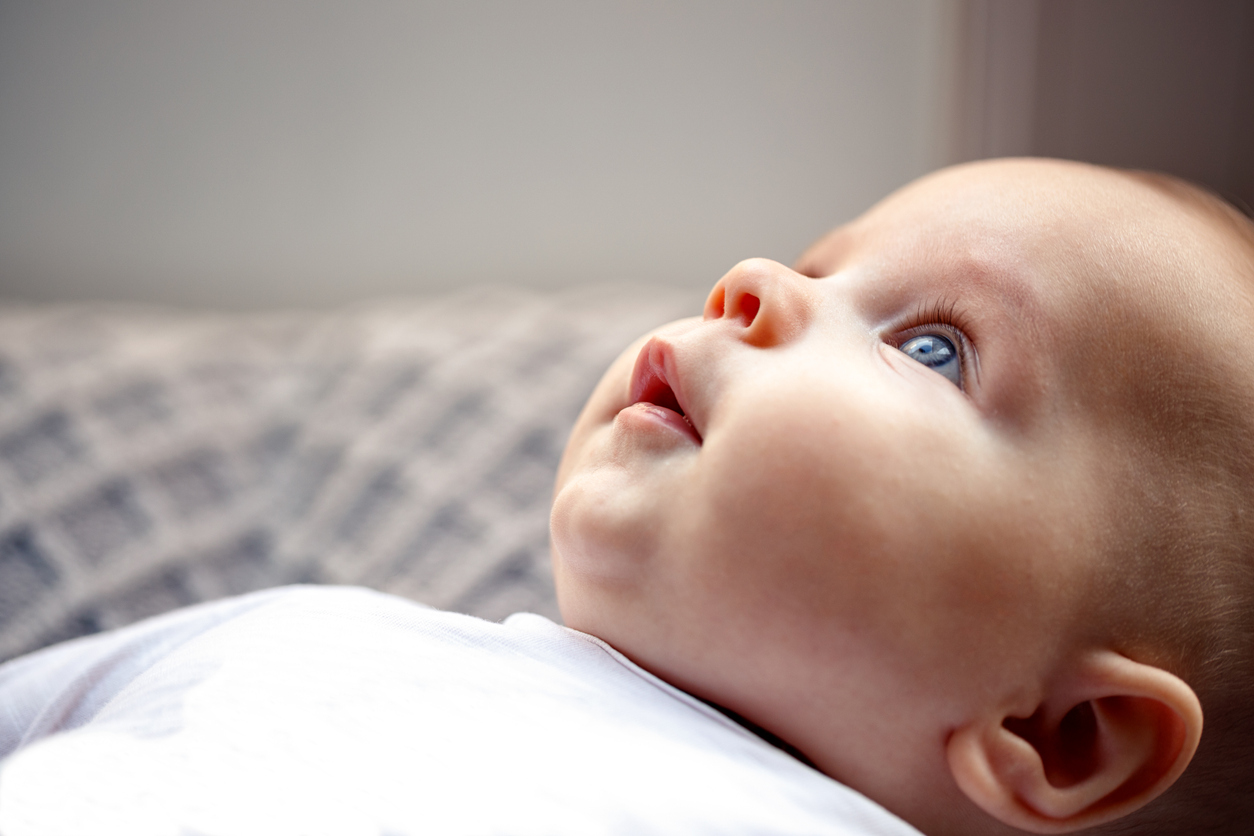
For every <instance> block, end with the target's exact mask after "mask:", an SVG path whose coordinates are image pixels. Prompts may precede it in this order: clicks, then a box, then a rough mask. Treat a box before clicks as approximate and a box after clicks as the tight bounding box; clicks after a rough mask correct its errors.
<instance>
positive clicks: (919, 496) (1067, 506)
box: [552, 161, 1250, 816]
mask: <svg viewBox="0 0 1254 836" xmlns="http://www.w3.org/2000/svg"><path fill="white" fill-rule="evenodd" d="M1207 235H1208V232H1207V228H1206V226H1205V225H1204V224H1202V223H1201V222H1198V221H1196V219H1193V218H1191V216H1189V215H1188V214H1187V213H1185V212H1184V211H1183V210H1182V209H1180V208H1179V207H1178V206H1177V205H1176V204H1174V203H1173V201H1171V200H1170V199H1168V198H1166V197H1164V196H1161V195H1159V194H1158V193H1156V192H1154V191H1153V190H1152V189H1150V188H1148V187H1146V186H1144V185H1142V184H1140V183H1137V182H1134V181H1133V180H1131V179H1129V178H1127V177H1125V176H1123V175H1120V174H1117V173H1113V172H1109V171H1104V170H1098V169H1092V168H1088V167H1082V166H1077V165H1068V164H1059V163H1046V162H1033V161H1010V162H1003V163H995V164H983V165H977V166H971V167H965V168H959V169H952V170H949V171H945V172H942V173H940V174H939V175H935V176H932V177H929V178H927V179H924V180H922V181H920V182H918V183H915V184H913V185H912V186H909V187H907V188H906V189H904V190H903V191H901V192H899V193H897V194H895V195H893V196H891V197H890V198H888V199H887V200H886V201H884V202H883V203H881V204H880V205H879V206H877V207H875V208H874V209H872V210H871V211H870V212H869V213H868V214H867V215H865V216H863V217H862V218H860V219H859V220H857V221H856V222H854V223H852V224H850V225H848V226H846V227H843V228H841V229H839V230H837V231H835V232H834V233H832V234H831V235H829V236H828V237H827V238H825V239H823V240H822V241H820V242H819V243H818V244H816V245H815V246H814V247H813V248H811V250H810V252H808V253H807V254H806V255H805V256H803V258H802V259H801V261H800V262H799V264H798V269H799V270H800V271H801V272H797V271H795V270H792V269H789V268H787V267H785V266H783V265H781V264H778V263H775V262H771V261H765V260H752V261H747V262H743V263H741V264H738V265H737V266H736V267H734V268H733V269H732V270H731V272H729V273H728V274H727V275H726V276H724V277H723V278H722V279H720V280H719V282H718V283H717V284H716V285H715V287H714V289H713V291H712V292H711V294H710V297H709V299H708V301H707V303H706V307H705V311H704V315H703V316H702V317H699V318H693V319H687V320H681V321H679V322H675V323H672V324H670V325H667V326H664V327H662V328H659V329H658V330H657V331H655V332H653V333H652V334H649V335H646V336H645V337H644V338H642V339H641V340H640V341H638V342H637V343H635V344H634V345H632V346H631V347H630V348H628V349H627V351H626V352H625V353H624V354H623V355H622V356H621V357H620V358H619V360H618V361H617V362H615V364H614V365H613V366H612V367H611V368H610V369H609V371H608V372H607V373H606V375H605V377H604V379H603V380H602V381H601V383H600V385H599V386H598V387H597V389H596V391H595V392H594V393H593V395H592V397H591V399H590V400H589V402H588V404H587V406H586V408H585V410H584V412H583V414H582V415H581V417H580V419H579V421H578V423H577V424H576V426H575V429H574V431H573V433H572V436H571V439H570V443H569V446H568V448H567V451H566V455H565V457H564V459H563V462H562V466H561V470H560V473H559V477H558V481H557V493H556V497H555V502H554V508H553V519H552V535H553V536H552V542H553V551H554V565H555V572H556V577H557V584H558V594H559V600H560V603H561V607H562V613H563V616H564V617H565V620H566V622H567V624H568V625H569V626H571V627H574V628H576V629H579V630H583V631H586V632H589V633H592V634H595V635H597V636H600V637H601V638H603V639H605V640H607V641H608V642H609V643H611V644H612V645H614V646H615V647H616V648H618V649H620V650H621V651H623V652H624V653H625V654H627V655H628V656H629V657H630V658H632V659H633V660H635V661H636V662H638V663H640V664H641V665H643V666H644V667H646V668H648V669H650V670H652V671H653V672H655V673H657V674H659V675H660V676H662V677H663V678H665V679H667V680H669V681H671V682H673V683H675V684H676V685H679V686H680V687H682V688H684V689H685V690H688V691H690V692H692V693H694V694H697V695H698V696H702V697H705V698H707V699H711V700H714V701H716V702H718V703H720V704H722V705H724V706H726V707H728V708H731V709H732V710H734V711H737V712H739V713H740V714H742V715H743V716H745V717H747V718H749V719H751V720H754V721H755V722H757V723H759V724H760V725H762V726H764V727H766V728H768V729H770V730H771V731H773V732H775V733H776V734H778V735H780V736H781V737H783V738H784V739H785V740H788V741H790V742H791V743H793V744H794V745H796V746H798V747H799V748H800V749H802V750H803V751H804V752H806V754H808V755H809V756H810V757H811V758H812V759H813V760H815V762H816V763H817V764H818V765H819V767H820V768H821V769H823V770H824V771H825V772H827V773H828V774H831V775H833V776H834V777H837V778H840V779H842V780H844V781H846V782H847V783H849V784H851V785H853V786H855V787H857V788H859V789H862V790H863V791H864V792H867V793H868V794H870V795H871V796H872V797H874V798H877V799H878V800H880V801H882V802H885V803H889V802H890V801H892V800H893V797H896V796H899V797H900V798H899V800H898V801H897V802H896V803H895V806H894V804H890V806H893V807H894V809H897V810H898V811H899V812H903V813H907V814H908V813H909V812H910V807H911V805H912V804H915V803H916V802H915V801H914V800H912V799H914V798H925V797H927V793H928V787H929V785H935V784H936V782H937V781H939V780H941V779H940V778H938V777H937V776H938V775H939V774H943V772H944V771H943V769H942V770H940V771H939V772H937V771H936V770H937V769H938V767H939V765H940V763H941V760H942V759H943V746H942V743H943V739H944V736H945V734H946V733H947V730H948V729H952V728H954V727H955V726H956V725H957V724H959V723H961V722H962V721H963V720H964V719H966V712H969V711H971V710H973V709H972V706H973V705H974V704H979V703H981V702H982V701H984V702H986V701H987V700H989V699H1015V698H1016V697H1015V695H1014V694H1013V693H1011V694H1009V695H1007V694H1004V693H1002V691H1004V690H1005V689H1006V686H1005V683H1007V682H1011V683H1013V682H1017V681H1030V679H1031V676H1029V673H1031V674H1035V673H1038V672H1039V671H1040V670H1041V669H1042V667H1048V666H1049V665H1050V664H1051V663H1052V662H1051V660H1055V659H1056V658H1057V656H1058V654H1060V653H1062V652H1063V649H1064V648H1066V647H1070V646H1071V645H1072V644H1073V643H1074V641H1075V639H1076V633H1077V630H1080V629H1081V628H1080V627H1078V626H1077V625H1088V626H1085V627H1084V628H1083V629H1093V628H1092V627H1091V624H1092V621H1091V620H1090V619H1087V618H1086V617H1082V616H1086V615H1087V613H1088V612H1089V609H1090V608H1091V607H1093V606H1094V604H1095V602H1094V600H1093V592H1094V590H1095V589H1096V588H1097V586H1098V582H1099V580H1101V579H1103V578H1106V577H1108V576H1109V574H1110V573H1111V572H1112V571H1113V572H1117V571H1118V567H1117V566H1112V561H1115V560H1116V557H1115V555H1118V554H1121V553H1122V552H1121V550H1120V548H1119V547H1120V544H1121V543H1124V542H1127V541H1128V540H1129V538H1135V537H1137V536H1139V535H1140V534H1142V533H1143V532H1142V531H1140V530H1138V526H1143V525H1144V524H1146V523H1144V521H1142V520H1141V519H1140V518H1139V517H1138V516H1137V515H1136V514H1135V513H1134V512H1133V511H1132V510H1130V509H1131V505H1130V503H1131V502H1132V501H1133V500H1131V499H1129V496H1130V495H1131V494H1135V493H1136V492H1137V490H1138V489H1137V485H1138V484H1139V483H1140V482H1141V481H1142V480H1144V479H1146V478H1148V477H1149V475H1150V474H1149V471H1148V470H1147V469H1146V468H1148V467H1149V466H1150V465H1149V464H1146V463H1145V462H1144V461H1143V460H1142V459H1143V457H1141V456H1140V455H1139V454H1138V452H1137V451H1139V450H1140V449H1141V448H1142V446H1143V445H1142V441H1143V437H1144V434H1145V433H1146V432H1152V429H1146V424H1145V419H1144V417H1143V416H1144V414H1145V409H1146V408H1147V407H1148V406H1151V404H1150V402H1149V401H1147V400H1146V398H1147V397H1150V395H1147V391H1151V390H1152V391H1154V392H1158V391H1170V390H1171V388H1172V387H1174V386H1177V385H1179V386H1188V385H1192V384H1191V383H1188V382H1187V381H1186V380H1185V379H1186V377H1187V376H1188V375H1190V374H1195V372H1196V368H1197V366H1198V365H1199V364H1203V363H1211V362H1212V360H1214V358H1215V357H1217V356H1219V355H1221V354H1222V352H1223V351H1225V350H1227V348H1228V345H1227V341H1228V340H1229V339H1230V337H1231V335H1232V334H1233V333H1235V332H1234V330H1233V328H1234V327H1235V326H1233V327H1229V324H1228V322H1227V319H1225V316H1227V313H1226V312H1232V311H1236V310H1238V309H1239V311H1241V312H1248V311H1249V309H1250V303H1249V300H1248V299H1247V298H1246V297H1245V296H1244V295H1242V294H1241V293H1240V292H1239V291H1238V290H1237V289H1236V288H1235V287H1233V286H1232V285H1231V284H1230V283H1226V282H1220V281H1217V280H1213V279H1210V278H1208V277H1207V275H1206V273H1207V269H1206V265H1205V264H1204V263H1202V262H1204V261H1205V259H1206V258H1212V257H1218V256H1210V255H1207V253H1208V252H1209V251H1210V250H1211V249H1214V248H1213V247H1212V244H1213V242H1212V241H1211V240H1210V239H1208V238H1207ZM1168 242H1170V243H1169V245H1168ZM1211 272H1214V271H1211ZM1199 276H1200V278H1199ZM1182 302H1183V304H1182ZM1243 315H1248V313H1245V314H1243ZM1212 320H1213V321H1212ZM1199 325H1201V326H1202V327H1200V328H1199V327H1198V326H1199ZM1232 339H1235V338H1232ZM1240 347H1241V348H1242V349H1244V347H1245V346H1244V345H1243V344H1240ZM1217 373H1218V372H1217ZM1130 376H1133V377H1140V378H1141V379H1142V382H1148V383H1150V384H1151V385H1150V386H1148V387H1146V386H1142V385H1135V386H1130V385H1128V384H1127V383H1126V381H1127V380H1128V379H1129V377H1130ZM1177 377H1178V378H1179V381H1177ZM1020 674H1022V676H1020ZM1012 690H1013V689H1012ZM1020 696H1021V697H1022V699H1024V700H1025V702H1024V704H1025V705H1030V702H1031V699H1032V698H1033V695H1020ZM869 753H874V754H873V755H872V754H869ZM933 788H934V789H935V790H936V791H937V792H943V791H944V788H943V787H939V786H935V787H933ZM920 816H923V814H922V813H920Z"/></svg>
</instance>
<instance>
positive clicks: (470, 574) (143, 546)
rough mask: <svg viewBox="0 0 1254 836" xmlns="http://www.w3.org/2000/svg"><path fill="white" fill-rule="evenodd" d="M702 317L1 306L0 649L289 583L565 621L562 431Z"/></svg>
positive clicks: (620, 306)
mask: <svg viewBox="0 0 1254 836" xmlns="http://www.w3.org/2000/svg"><path fill="white" fill-rule="evenodd" d="M699 310H700V299H699V297H697V296H695V295H693V294H691V293H683V292H677V291H662V290H659V289H657V288H648V287H614V288H601V289H594V290H584V291H578V292H572V291H565V292H560V293H540V292H526V291H515V290H504V289H478V290H474V291H470V292H465V293H460V294H455V295H450V296H445V297H440V298H430V299H408V300H396V301H388V302H377V303H372V304H368V305H362V306H357V307H354V308H351V309H342V310H338V311H332V312H279V313H261V314H242V313H235V314H232V313H204V312H189V311H172V310H165V309H152V308H143V307H137V306H130V307H116V306H115V307H106V306H51V307H19V306H6V307H0V660H3V659H7V658H11V657H13V656H15V655H18V654H21V653H24V652H27V651H29V650H33V649H35V648H38V647H41V646H43V645H46V644H49V643H52V642H54V641H59V640H62V639H65V638H70V637H73V636H77V635H82V634H86V633H90V632H94V631H97V630H101V629H107V628H111V627H116V626H120V625H122V624H126V623H129V622H131V621H134V620H137V619H139V618H143V617H146V616H149V615H153V614H156V613H159V612H162V611H165V610H167V609H171V608H174V607H178V606H182V605H186V604H191V603H195V602H198V601H205V600H209V599H212V598H217V597H220V596H224V595H230V594H235V593H241V592H246V591H250V590H254V589H260V588H263V587H267V586H275V585H279V584H285V583H293V582H307V583H348V584H362V585H365V586H370V587H374V588H376V589H382V590H385V591H388V592H393V593H396V594H399V595H404V596H408V597H410V598H413V599H416V600H419V601H422V602H425V603H429V604H432V605H434V606H438V607H442V608H446V609H452V610H458V611H461V612H467V613H472V614H475V615H479V616H483V617H485V618H491V619H497V618H500V617H502V616H504V615H507V614H509V613H511V612H515V611H518V610H530V611H533V612H539V613H541V614H544V615H547V616H549V617H552V618H557V608H556V604H555V601H554V596H553V589H552V577H551V573H550V569H549V558H548V505H549V494H550V490H551V484H552V480H553V474H554V470H555V468H556V465H557V460H558V457H559V455H560V453H561V449H562V445H563V443H564V441H565V437H566V433H567V431H568V430H569V427H570V425H571V423H572V421H573V420H574V418H575V415H576V414H577V413H578V410H579V407H580V406H581V405H582V402H583V400H584V398H585V397H586V396H587V394H588V392H589V391H591V388H592V386H593V384H594V383H595V382H596V380H597V378H598V376H599V375H600V373H601V372H602V370H603V369H604V368H605V366H606V365H608V364H609V362H610V360H612V359H613V357H614V356H615V355H616V354H617V353H618V351H620V350H621V349H622V348H623V347H624V346H625V345H626V344H627V343H628V342H629V341H630V340H631V339H632V338H634V337H635V336H637V335H639V334H640V333H642V332H643V331H645V330H647V329H648V328H650V327H652V326H654V325H656V324H658V323H661V322H664V321H666V320H669V319H673V318H676V317H678V316H683V315H687V314H692V313H696V312H698V311H699Z"/></svg>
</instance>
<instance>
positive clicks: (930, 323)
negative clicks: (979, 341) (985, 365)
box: [888, 297, 979, 388]
mask: <svg viewBox="0 0 1254 836" xmlns="http://www.w3.org/2000/svg"><path fill="white" fill-rule="evenodd" d="M966 323H967V316H966V313H965V311H963V309H962V308H960V307H958V301H957V300H956V299H946V298H944V297H941V298H940V299H937V300H936V301H935V302H932V303H931V304H925V303H920V304H919V307H918V308H916V309H915V311H914V313H913V314H911V315H910V316H909V317H907V318H906V319H905V320H904V321H902V322H901V323H899V324H898V325H897V326H896V327H894V328H893V329H892V333H893V337H892V338H891V339H890V340H889V341H888V342H889V344H890V345H892V346H893V347H894V348H901V346H903V345H905V344H906V343H907V342H908V341H910V340H911V339H912V338H914V337H918V336H920V335H922V334H926V333H928V331H929V329H939V330H940V331H942V332H943V334H944V336H947V337H949V338H950V341H951V342H953V344H954V347H955V348H957V349H958V362H959V363H961V364H962V376H963V379H969V380H972V381H977V382H978V381H979V369H978V367H977V366H976V363H975V348H974V346H973V345H972V344H971V340H970V339H969V338H968V337H967V331H968V327H967V324H966ZM964 388H965V387H964Z"/></svg>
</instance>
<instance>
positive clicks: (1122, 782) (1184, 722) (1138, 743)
mask: <svg viewBox="0 0 1254 836" xmlns="http://www.w3.org/2000/svg"><path fill="white" fill-rule="evenodd" d="M1201 734H1202V708H1201V704H1200V703H1199V702H1198V699H1197V696H1196V695H1195V694H1194V693H1193V689H1191V688H1190V687H1189V686H1188V685H1187V684H1185V683H1184V681H1183V680H1181V679H1180V678H1179V677H1177V676H1175V675H1173V674H1171V673H1168V672H1167V671H1164V670H1163V669H1161V668H1157V667H1154V666H1152V665H1145V664H1141V663H1139V662H1133V661H1132V660H1131V659H1128V658H1127V657H1125V656H1122V655H1120V654H1118V653H1115V652H1113V651H1099V652H1097V653H1093V654H1091V655H1089V656H1087V657H1085V658H1084V659H1083V660H1081V661H1079V662H1078V663H1077V665H1075V666H1074V668H1073V669H1072V670H1071V671H1070V672H1069V673H1068V674H1067V675H1066V676H1065V677H1064V678H1063V679H1062V680H1061V681H1059V682H1058V683H1056V684H1054V685H1053V686H1052V688H1051V691H1050V693H1049V694H1047V696H1046V697H1045V699H1044V700H1042V701H1041V703H1040V705H1039V706H1037V708H1036V710H1035V711H1034V712H1033V713H1032V714H1031V716H1029V717H1017V716H1013V715H1010V714H997V713H996V712H994V713H992V714H990V715H988V716H987V717H986V718H984V719H982V720H978V721H975V722H972V723H970V724H968V725H966V726H963V727H962V728H959V729H956V730H954V732H953V733H952V734H951V735H950V738H949V741H948V744H947V752H946V753H947V756H948V759H949V768H950V771H951V772H952V774H953V777H954V780H955V781H956V782H957V784H958V786H959V787H960V788H961V789H962V791H963V792H964V793H966V795H967V796H968V797H969V798H970V799H971V800H972V801H974V802H975V803H976V804H977V805H978V806H980V807H981V808H982V809H983V810H984V811H985V812H986V813H988V814H989V815H991V816H993V817H994V818H997V819H999V820H1001V821H1002V822H1004V823H1006V824H1009V825H1011V826H1013V827H1017V828H1020V829H1021V830H1027V831H1030V832H1033V833H1067V832H1070V831H1073V830H1079V829H1081V828H1085V827H1092V826H1094V825H1097V824H1101V823H1102V822H1107V821H1112V820H1114V819H1117V818H1121V817H1123V816H1125V815H1127V814H1129V813H1131V812H1132V811H1134V810H1136V809H1138V808H1140V807H1142V806H1144V805H1145V804H1147V803H1148V802H1149V801H1151V800H1152V799H1154V798H1156V797H1157V796H1158V795H1159V794H1161V793H1162V792H1163V791H1164V790H1166V789H1167V787H1169V786H1171V784H1172V783H1173V782H1174V781H1175V780H1176V779H1177V778H1179V777H1180V774H1181V773H1182V772H1184V768H1185V767H1186V766H1188V764H1189V760H1190V759H1191V758H1192V757H1193V753H1194V752H1195V751H1196V749H1197V744H1198V741H1199V740H1200V739H1201Z"/></svg>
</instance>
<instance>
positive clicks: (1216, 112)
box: [0, 0, 1254, 307]
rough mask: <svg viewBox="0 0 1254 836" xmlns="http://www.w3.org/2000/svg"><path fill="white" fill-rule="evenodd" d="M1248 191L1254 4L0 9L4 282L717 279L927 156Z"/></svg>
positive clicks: (329, 290)
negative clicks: (1036, 160)
mask: <svg viewBox="0 0 1254 836" xmlns="http://www.w3.org/2000/svg"><path fill="white" fill-rule="evenodd" d="M1020 154H1038V155H1049V156H1062V157H1070V158H1074V159H1082V160H1089V161H1093V162H1099V163H1105V164H1112V165H1122V166H1130V167H1144V168H1154V169H1160V170H1165V171H1169V172H1173V173H1176V174H1180V175H1183V176H1185V177H1189V178H1192V179H1196V180H1198V181H1200V182H1202V183H1204V184H1206V185H1208V186H1210V187H1211V188H1213V189H1216V190H1217V191H1219V192H1220V193H1222V194H1224V195H1225V196H1226V197H1228V198H1230V199H1232V200H1233V201H1234V202H1236V203H1238V204H1242V203H1244V204H1246V205H1249V204H1252V203H1254V0H824V2H807V1H806V0H782V1H781V0H772V2H754V1H753V0H720V2H691V1H690V2H660V1H658V2H646V0H639V1H638V2H622V1H621V0H620V1H619V2H581V1H580V0H547V2H539V1H538V0H537V1H536V2H483V1H482V0H480V1H479V2H469V1H467V2H452V1H451V0H448V1H446V2H436V1H435V0H413V2H397V1H395V0H359V2H354V3H347V2H301V1H300V0H261V1H260V2H256V1H252V2H243V0H222V2H213V3H208V2H188V0H0V300H4V299H30V300H59V301H67V300H68V301H79V300H92V299H106V300H142V301H149V302H152V301H155V302H169V303H182V304H202V305H203V304H208V305H214V306H221V307H258V306H263V307H270V306H280V307H281V306H327V305H333V304H336V303H341V302H345V301H349V300H356V299H363V298H367V297H371V296H378V295H381V294H384V295H387V294H406V293H414V292H422V291H428V290H446V289H450V288H456V287H463V286H466V285H472V284H483V283H493V284H499V285H506V286H527V287H532V288H551V287H564V286H571V285H583V284H589V283H602V284H608V283H615V282H623V281H629V282H632V283H641V282H643V283H652V284H663V285H671V286H675V287H679V288H683V289H687V290H690V291H694V292H695V291H699V290H700V289H702V288H707V287H709V286H710V285H711V284H712V283H713V282H714V280H715V279H716V278H717V277H718V276H719V275H721V274H722V273H723V272H724V271H725V270H726V269H727V268H728V267H730V266H731V265H732V264H733V263H735V262H736V261H738V260H739V259H741V258H745V257H747V256H752V255H764V256H769V257H773V258H776V259H779V260H782V261H785V262H789V261H791V260H793V259H794V258H795V257H796V256H797V255H798V254H799V253H800V251H801V250H802V249H803V248H804V247H805V245H806V244H807V243H808V242H809V241H810V240H812V239H813V238H815V237H816V236H818V235H819V234H821V233H822V232H824V231H825V230H826V229H827V228H829V227H831V226H833V225H835V224H837V223H839V222H841V221H844V220H847V219H849V218H851V217H853V216H854V215H856V214H858V213H859V212H861V211H862V210H863V209H865V208H866V207H867V206H869V205H870V204H871V203H873V202H874V201H875V200H877V199H879V198H880V197H882V196H883V195H885V194H886V193H887V192H889V191H891V190H892V189H893V188H895V187H897V186H899V185H901V184H903V183H905V182H907V181H909V180H911V179H913V178H915V177H917V176H918V175H920V174H922V173H924V172H926V171H929V170H931V169H933V168H935V167H937V166H939V165H942V164H946V163H950V162H957V161H961V160H970V159H979V158H983V157H993V156H1007V155H1020Z"/></svg>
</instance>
